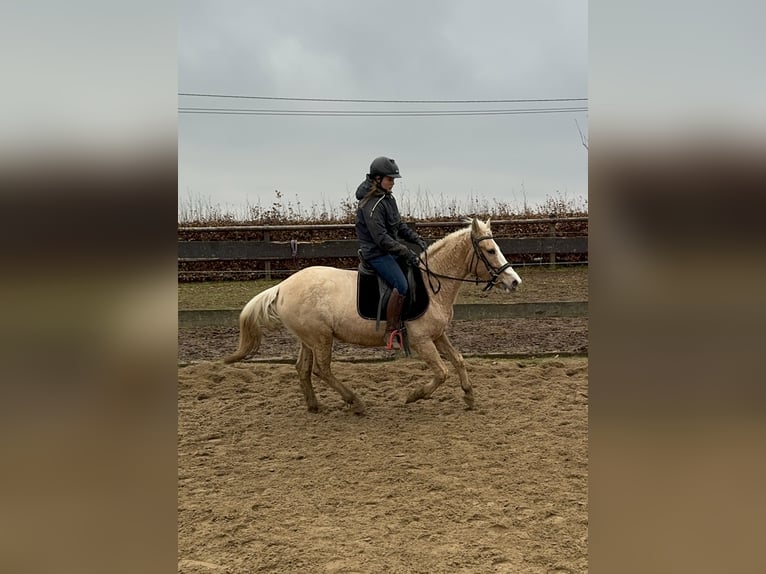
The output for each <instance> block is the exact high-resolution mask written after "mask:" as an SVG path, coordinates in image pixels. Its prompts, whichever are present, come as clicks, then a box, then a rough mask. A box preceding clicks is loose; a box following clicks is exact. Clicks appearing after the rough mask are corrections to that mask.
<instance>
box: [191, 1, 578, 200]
mask: <svg viewBox="0 0 766 574" xmlns="http://www.w3.org/2000/svg"><path fill="white" fill-rule="evenodd" d="M178 19H179V20H178V21H179V30H178V91H179V92H191V93H204V94H224V95H247V96H261V97H263V96H266V97H281V98H328V99H381V100H498V99H503V100H508V99H553V98H587V97H588V73H587V72H588V41H587V40H588V29H587V21H588V20H587V2H585V1H582V0H561V1H535V2H529V1H528V0H527V1H524V2H519V1H515V0H510V1H509V0H484V1H481V2H477V1H475V0H441V1H439V2H432V1H428V2H426V1H414V0H401V1H400V0H391V1H388V2H385V3H380V2H367V1H359V0H324V1H322V2H315V1H309V0H305V1H297V0H293V1H291V0H275V1H267V0H260V1H258V2H251V1H228V2H214V1H189V2H182V3H179V4H178ZM178 103H179V107H184V108H190V107H197V108H237V109H258V110H265V109H270V110H273V109H280V110H365V111H371V110H376V111H381V110H386V111H390V110H397V111H412V110H419V111H422V110H429V111H432V110H489V109H491V110H515V109H529V108H562V107H570V108H571V107H581V108H582V107H586V106H587V103H588V102H587V101H579V102H578V101H570V102H540V103H512V102H504V103H487V104H478V103H470V104H456V103H452V104H417V103H351V102H305V101H304V102H301V101H295V102H293V101H271V100H257V99H225V98H199V97H185V96H179V99H178ZM575 120H576V121H577V123H578V124H579V125H580V127H581V129H582V130H583V132H584V133H585V135H586V136H587V133H588V114H587V112H585V111H580V112H573V113H545V114H518V115H472V116H436V117H337V116H336V117H308V116H275V115H272V116H267V115H221V114H179V117H178V163H179V165H178V191H179V202H183V201H184V198H188V197H190V196H191V197H197V198H205V199H209V201H211V202H212V203H213V204H220V205H221V206H222V207H231V208H233V209H237V208H238V206H243V205H244V204H245V203H246V202H247V203H250V204H251V205H255V204H258V203H261V204H262V205H264V206H269V205H271V203H272V202H273V200H274V198H275V194H274V190H276V189H278V190H279V191H280V192H281V193H282V195H283V196H284V197H285V199H286V200H290V201H292V202H293V203H295V202H296V201H300V202H301V204H302V205H303V206H304V207H308V206H310V205H311V204H320V205H321V204H322V203H326V204H329V205H339V204H340V202H341V201H342V200H343V199H346V198H349V197H350V196H352V195H353V192H354V191H355V190H356V187H357V185H358V184H359V183H360V182H361V181H362V179H363V178H364V174H365V173H366V172H367V170H368V167H369V164H370V162H371V160H372V159H373V158H375V157H376V156H379V155H387V156H389V157H393V158H394V159H395V160H396V161H397V163H398V165H399V168H400V170H401V173H402V179H400V180H398V181H397V186H396V187H395V188H394V191H395V193H396V194H397V197H399V198H400V204H401V203H402V199H401V198H402V197H403V196H405V195H406V194H411V197H415V194H418V193H420V194H422V195H428V196H430V197H432V198H437V203H439V200H438V198H441V197H444V198H445V199H452V198H457V199H458V200H460V199H461V198H464V197H467V196H469V195H473V196H474V197H479V198H485V199H488V200H490V202H491V200H494V199H496V200H498V201H503V202H508V203H511V204H512V205H517V206H521V205H522V204H523V201H524V200H525V199H526V202H527V203H528V204H530V205H534V204H538V203H542V202H544V201H545V200H546V198H548V197H556V196H557V195H558V194H561V195H562V196H566V197H568V198H573V199H577V198H580V199H581V200H582V199H584V198H586V197H587V160H588V155H587V150H586V149H585V147H584V146H583V145H582V143H581V140H580V134H579V133H578V130H577V125H576V124H575Z"/></svg>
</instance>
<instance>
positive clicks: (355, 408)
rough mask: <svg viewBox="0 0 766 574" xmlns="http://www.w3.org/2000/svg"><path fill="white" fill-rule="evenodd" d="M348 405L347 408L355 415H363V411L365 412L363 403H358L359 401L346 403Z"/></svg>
mask: <svg viewBox="0 0 766 574" xmlns="http://www.w3.org/2000/svg"><path fill="white" fill-rule="evenodd" d="M346 404H347V405H348V408H350V409H351V412H352V413H354V414H355V415H363V414H364V413H365V411H366V410H367V409H366V408H365V406H364V403H363V402H362V401H360V400H359V399H356V400H354V401H353V402H350V403H346Z"/></svg>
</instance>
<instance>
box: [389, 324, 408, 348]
mask: <svg viewBox="0 0 766 574" xmlns="http://www.w3.org/2000/svg"><path fill="white" fill-rule="evenodd" d="M386 335H387V337H386V350H387V351H394V350H398V349H403V348H404V338H403V337H402V330H401V329H394V330H393V331H391V332H390V333H386ZM394 342H396V343H398V344H399V346H398V347H394Z"/></svg>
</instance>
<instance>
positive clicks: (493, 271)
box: [423, 235, 511, 295]
mask: <svg viewBox="0 0 766 574" xmlns="http://www.w3.org/2000/svg"><path fill="white" fill-rule="evenodd" d="M487 239H492V236H491V235H485V236H483V237H474V236H471V244H472V245H473V253H472V254H471V263H470V265H469V267H473V275H474V279H464V278H462V277H451V276H449V275H442V274H440V273H435V272H433V271H431V270H430V269H429V268H428V251H424V254H425V258H424V261H423V264H424V266H425V272H426V274H427V275H428V285H429V287H431V291H433V293H434V295H436V294H437V293H438V292H439V291H441V288H442V287H441V281H439V279H450V280H452V281H462V282H464V283H474V284H476V285H478V284H479V282H480V280H479V273H478V270H479V261H481V262H482V263H484V267H485V268H486V269H487V273H489V281H487V284H486V285H485V286H484V289H482V291H489V290H490V289H492V288H493V287H494V286H495V285H497V284H498V282H499V281H500V275H501V274H502V273H503V272H504V271H505V270H506V269H508V268H509V267H510V266H511V264H510V263H507V262H506V263H505V264H504V265H502V266H501V267H495V266H494V265H492V263H490V262H489V259H487V256H486V255H484V252H483V251H482V250H481V248H480V247H479V243H481V242H482V241H486V240H487ZM474 260H475V261H476V263H475V264H474ZM432 277H435V278H436V285H437V286H436V287H434V283H433V282H432V281H431V278H432Z"/></svg>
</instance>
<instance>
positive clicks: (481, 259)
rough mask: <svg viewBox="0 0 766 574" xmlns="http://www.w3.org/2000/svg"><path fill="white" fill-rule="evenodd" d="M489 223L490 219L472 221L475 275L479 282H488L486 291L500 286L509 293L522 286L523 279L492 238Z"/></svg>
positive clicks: (474, 219)
mask: <svg viewBox="0 0 766 574" xmlns="http://www.w3.org/2000/svg"><path fill="white" fill-rule="evenodd" d="M489 222H490V220H489V219H487V221H486V223H485V222H483V221H480V220H478V219H476V218H475V217H474V218H473V221H471V243H472V244H473V251H474V256H475V257H476V258H477V261H476V266H475V268H474V269H475V273H476V276H477V277H478V278H479V280H481V281H487V286H486V287H485V288H484V290H485V291H486V290H488V289H491V288H492V287H494V286H495V285H498V286H499V287H500V288H501V289H502V290H503V291H505V292H506V293H509V292H511V291H513V290H514V289H516V287H518V286H519V285H521V277H519V276H518V274H517V273H516V272H515V271H514V270H513V267H511V264H510V263H508V261H507V260H506V259H505V255H503V252H502V251H500V247H498V245H497V243H495V240H494V239H493V238H492V230H491V229H490V227H489Z"/></svg>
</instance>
